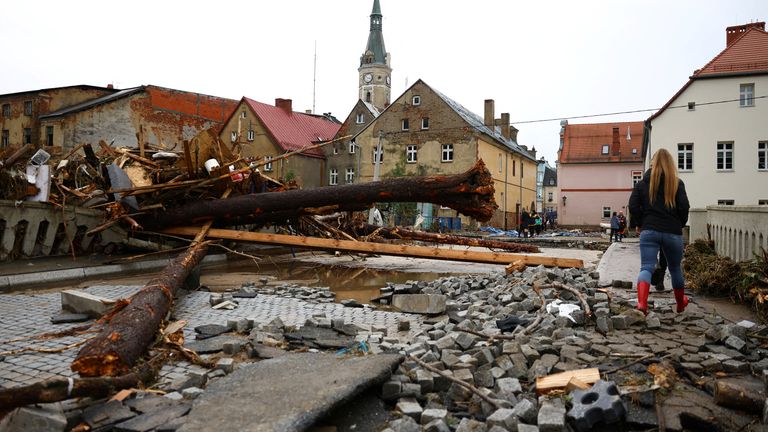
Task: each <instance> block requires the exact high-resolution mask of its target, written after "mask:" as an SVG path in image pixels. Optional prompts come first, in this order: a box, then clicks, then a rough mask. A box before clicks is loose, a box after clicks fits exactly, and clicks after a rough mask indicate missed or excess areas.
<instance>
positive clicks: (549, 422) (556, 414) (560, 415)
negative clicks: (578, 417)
mask: <svg viewBox="0 0 768 432" xmlns="http://www.w3.org/2000/svg"><path fill="white" fill-rule="evenodd" d="M537 424H538V426H539V431H541V432H562V431H563V430H565V406H564V405H563V402H562V401H561V400H560V399H552V400H549V399H543V400H542V401H541V402H540V403H539V414H538V416H537Z"/></svg>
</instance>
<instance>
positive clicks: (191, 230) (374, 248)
mask: <svg viewBox="0 0 768 432" xmlns="http://www.w3.org/2000/svg"><path fill="white" fill-rule="evenodd" d="M199 231H200V228H199V227H172V228H166V229H164V230H162V231H161V232H162V233H164V234H171V235H178V236H190V237H194V236H195V235H197V233H198V232H199ZM208 238H218V239H225V240H235V241H240V242H253V243H260V244H273V245H283V246H295V247H298V248H305V249H324V250H330V251H346V252H362V253H373V254H381V255H394V256H406V257H415V258H427V259H439V260H451V261H467V262H481V263H488V264H500V265H503V264H509V263H512V262H515V261H522V262H524V263H525V264H526V265H533V266H536V265H543V266H545V267H575V268H581V267H583V266H584V262H583V261H582V260H580V259H572V258H555V257H546V256H537V255H519V254H510V253H501V252H481V251H472V250H452V249H441V248H436V247H426V246H412V245H395V244H387V243H369V242H361V241H350V240H336V239H323V238H317V237H299V236H292V235H284V234H268V233H256V232H249V231H236V230H225V229H211V230H210V231H209V232H208Z"/></svg>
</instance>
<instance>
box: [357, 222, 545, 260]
mask: <svg viewBox="0 0 768 432" xmlns="http://www.w3.org/2000/svg"><path fill="white" fill-rule="evenodd" d="M362 231H363V232H365V233H366V234H374V233H376V234H377V235H380V236H382V237H385V238H389V239H405V240H417V241H423V242H429V243H440V244H455V245H461V246H477V247H487V248H490V249H503V250H508V251H511V252H533V253H536V252H541V251H540V250H539V248H538V247H537V246H535V245H531V244H523V243H513V242H504V241H498V240H488V239H477V238H471V237H462V236H456V235H450V234H439V233H428V232H423V231H413V230H409V229H405V228H401V227H394V228H389V227H377V226H375V225H367V224H366V225H365V226H363V227H362Z"/></svg>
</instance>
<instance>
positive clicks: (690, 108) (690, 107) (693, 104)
mask: <svg viewBox="0 0 768 432" xmlns="http://www.w3.org/2000/svg"><path fill="white" fill-rule="evenodd" d="M695 110H696V102H688V111H695Z"/></svg>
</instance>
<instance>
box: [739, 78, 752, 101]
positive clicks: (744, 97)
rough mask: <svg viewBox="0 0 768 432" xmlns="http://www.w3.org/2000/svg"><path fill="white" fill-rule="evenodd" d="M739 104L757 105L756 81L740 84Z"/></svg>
mask: <svg viewBox="0 0 768 432" xmlns="http://www.w3.org/2000/svg"><path fill="white" fill-rule="evenodd" d="M739 106H742V107H751V106H755V83H749V84H740V85H739Z"/></svg>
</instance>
